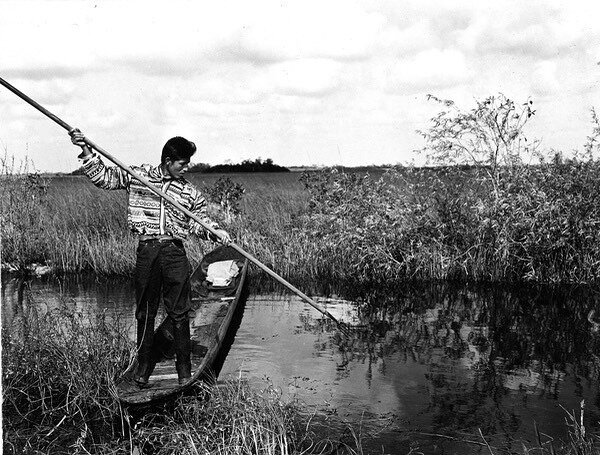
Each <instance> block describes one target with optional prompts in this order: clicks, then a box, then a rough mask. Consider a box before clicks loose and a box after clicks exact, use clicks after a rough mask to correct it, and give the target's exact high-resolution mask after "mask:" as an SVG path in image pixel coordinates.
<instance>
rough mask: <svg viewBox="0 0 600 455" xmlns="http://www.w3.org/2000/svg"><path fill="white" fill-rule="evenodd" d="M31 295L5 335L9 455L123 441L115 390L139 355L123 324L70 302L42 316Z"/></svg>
mask: <svg viewBox="0 0 600 455" xmlns="http://www.w3.org/2000/svg"><path fill="white" fill-rule="evenodd" d="M24 296H25V299H24V301H23V302H22V309H21V310H20V311H19V313H18V314H19V316H18V317H16V318H15V319H13V320H12V321H11V322H10V325H8V323H7V322H5V324H4V326H3V330H2V386H3V397H2V398H3V401H2V411H3V436H4V438H3V439H4V450H5V453H22V452H23V451H25V452H27V451H31V452H32V453H73V452H74V451H76V449H79V448H81V447H85V446H86V445H87V444H89V443H90V442H91V441H94V440H96V439H97V438H107V437H108V438H112V437H116V436H118V435H117V434H116V433H115V426H114V424H113V420H114V419H115V417H116V416H119V415H120V413H121V411H122V410H121V408H120V406H119V404H118V401H117V400H115V396H114V390H113V387H114V386H113V384H114V380H115V379H116V377H117V376H118V374H119V373H120V371H122V369H123V368H124V366H126V365H127V363H128V362H129V360H130V358H131V354H132V350H131V346H130V343H129V341H128V340H127V339H126V336H125V335H124V334H125V333H126V331H125V328H123V327H121V326H120V325H119V319H118V317H116V316H115V315H110V314H108V313H106V312H104V313H99V314H94V315H89V314H82V313H80V312H78V311H77V310H74V309H73V305H71V304H70V303H69V302H68V301H66V300H65V301H63V303H62V304H61V306H60V307H58V308H56V309H54V310H52V311H48V312H41V311H40V310H39V306H38V305H37V304H36V303H35V302H33V300H32V298H31V294H30V293H29V292H24ZM67 448H70V450H71V452H69V450H67Z"/></svg>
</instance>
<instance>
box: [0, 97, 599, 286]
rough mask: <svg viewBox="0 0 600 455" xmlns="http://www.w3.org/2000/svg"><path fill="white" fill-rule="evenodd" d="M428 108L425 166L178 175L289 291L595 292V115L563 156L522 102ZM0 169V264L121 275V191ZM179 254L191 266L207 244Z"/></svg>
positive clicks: (130, 262)
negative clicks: (398, 283) (465, 285)
mask: <svg viewBox="0 0 600 455" xmlns="http://www.w3.org/2000/svg"><path fill="white" fill-rule="evenodd" d="M430 98H431V99H432V100H434V101H435V102H438V103H440V104H441V106H442V110H441V111H440V112H439V114H437V115H436V116H435V117H433V118H432V119H431V126H430V128H429V129H427V130H425V131H423V132H421V135H422V136H423V138H424V139H425V143H426V145H425V147H424V149H423V153H424V154H425V155H426V156H427V157H428V159H429V160H431V163H432V164H435V165H436V167H429V168H413V167H406V168H402V167H400V168H396V169H392V170H390V171H389V172H387V173H386V174H385V175H381V173H380V172H378V175H372V174H369V173H365V172H338V171H335V170H323V171H314V172H308V173H303V174H301V176H300V177H298V174H297V173H282V174H227V177H225V178H219V176H216V175H213V174H190V176H189V178H190V179H191V180H192V181H193V182H194V183H195V184H196V185H197V186H198V187H199V188H201V189H203V190H204V192H205V194H206V195H207V196H208V197H209V199H210V200H211V201H212V207H211V212H212V213H213V215H214V218H215V219H217V220H218V221H220V222H221V224H222V225H223V227H225V228H226V229H228V230H229V231H231V233H232V234H233V235H234V236H235V239H236V240H237V243H239V244H240V245H241V246H242V247H244V248H245V249H247V250H248V251H250V252H251V253H252V254H254V255H255V256H256V257H257V258H259V259H260V260H261V261H263V262H265V263H266V264H267V265H269V266H270V267H271V268H273V269H274V270H275V271H276V272H278V273H280V274H282V275H283V276H284V277H286V278H288V279H290V280H293V281H299V282H311V281H313V282H314V281H317V282H321V283H323V282H326V283H340V282H341V283H343V282H350V283H353V285H354V284H357V283H358V284H366V285H371V286H372V285H373V284H378V283H381V282H384V281H390V280H406V279H451V280H463V281H491V282H506V281H509V282H522V281H528V282H538V283H590V282H595V281H597V280H598V279H599V278H600V260H598V258H599V257H600V230H599V229H598V225H599V221H598V220H599V219H600V186H599V185H598V184H597V182H598V181H599V179H600V164H599V162H598V161H597V160H596V159H595V156H596V155H597V154H598V152H599V151H600V145H599V144H600V120H599V119H598V116H597V115H596V113H595V111H593V110H592V127H593V128H592V134H591V136H589V137H588V139H587V142H586V143H585V145H584V147H583V150H582V151H581V153H580V154H579V156H576V157H575V158H571V159H564V158H563V157H562V155H561V154H560V153H559V152H553V153H546V154H545V155H544V154H542V153H541V152H540V151H539V150H538V147H537V146H538V145H539V144H538V143H537V142H536V141H531V140H530V141H528V140H527V138H526V137H525V135H524V132H525V126H526V124H527V122H528V119H529V118H531V117H532V116H533V115H534V114H535V110H533V108H532V103H531V102H530V101H529V102H526V103H523V104H522V105H520V104H518V103H515V102H514V101H512V100H510V99H508V98H506V97H504V96H502V95H499V96H496V97H489V98H486V99H485V100H482V101H478V102H477V103H476V107H475V108H473V109H471V110H469V111H463V110H460V109H458V108H457V107H456V106H455V105H454V103H453V102H452V101H448V100H439V99H437V98H435V97H430ZM548 156H550V158H548ZM534 158H535V160H534ZM529 162H535V163H536V164H535V165H531V164H527V163H529ZM2 171H3V172H2V178H0V196H1V197H2V212H1V215H2V224H1V226H2V227H1V229H2V232H1V234H2V263H3V264H5V265H11V266H12V268H14V269H16V270H21V271H25V270H26V269H27V268H28V267H30V264H32V263H44V264H49V265H50V266H51V267H52V268H53V270H55V271H56V272H57V273H64V272H78V271H82V270H93V271H95V272H97V273H103V274H125V275H126V274H130V273H131V272H132V269H133V266H134V257H133V251H134V242H135V240H134V239H133V238H132V236H131V235H130V234H128V232H127V228H126V220H125V212H126V207H125V205H126V201H125V197H126V196H125V194H124V192H106V191H101V190H99V189H97V188H94V187H92V185H91V184H90V182H88V181H86V179H85V177H81V176H80V177H64V178H58V179H54V180H52V181H46V180H45V179H44V178H43V177H41V176H39V175H36V174H30V173H27V172H26V170H23V169H19V170H15V169H14V166H13V165H11V164H10V163H7V161H6V160H5V161H4V163H3V169H2ZM217 209H221V210H217ZM188 247H189V250H190V253H191V259H192V261H194V262H195V261H197V260H198V258H199V256H200V255H201V254H202V251H203V250H207V249H208V248H210V245H207V244H202V243H198V242H194V241H190V242H188Z"/></svg>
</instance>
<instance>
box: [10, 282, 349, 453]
mask: <svg viewBox="0 0 600 455" xmlns="http://www.w3.org/2000/svg"><path fill="white" fill-rule="evenodd" d="M24 294H25V301H24V303H23V306H22V311H21V312H20V314H19V315H18V317H16V318H14V319H13V321H12V323H11V326H10V327H9V326H6V325H5V326H4V327H3V330H2V366H3V368H2V387H3V395H2V399H3V401H2V412H3V421H2V431H3V453H5V454H17V453H36V454H72V453H87V454H130V453H136V452H134V449H135V450H138V452H137V453H153V454H173V453H180V454H186V453H189V454H195V453H220V454H292V453H296V454H301V453H336V452H335V450H338V449H339V451H338V452H337V453H348V454H352V453H360V448H359V445H358V444H357V440H354V439H352V438H350V439H346V438H345V436H344V435H339V437H338V438H336V437H335V435H332V440H328V439H324V438H323V437H317V436H316V435H315V434H314V432H313V431H312V424H311V418H310V417H301V416H302V413H300V412H299V409H298V407H297V405H293V404H291V403H284V402H282V400H281V399H280V396H279V394H278V393H276V391H275V390H273V389H272V388H270V387H269V386H268V385H267V386H266V387H265V389H264V390H253V389H251V388H250V387H249V386H248V385H247V384H245V383H244V382H243V381H241V380H240V381H234V382H230V383H226V384H220V385H218V386H214V385H199V386H198V389H197V390H196V392H197V393H196V394H195V395H194V396H188V397H183V398H181V399H180V400H179V401H177V402H176V403H175V404H173V405H170V406H167V407H165V408H161V409H158V408H155V409H152V410H149V411H147V413H146V414H145V415H140V414H139V413H135V412H133V411H132V412H129V411H128V410H126V409H123V408H122V407H121V406H120V405H119V403H118V401H117V400H116V398H115V394H114V391H113V384H114V381H115V380H116V379H117V377H118V375H119V374H120V372H122V371H123V369H124V368H125V367H126V365H127V364H128V362H129V361H130V360H131V358H132V355H133V352H134V350H133V346H132V343H131V342H130V341H128V340H126V339H125V338H124V337H123V334H124V333H126V330H125V328H123V327H120V325H119V318H118V317H116V316H115V315H111V314H107V313H102V314H99V315H84V314H80V313H78V312H77V311H76V310H74V309H73V308H72V307H71V305H70V304H69V302H68V301H65V302H64V305H63V307H62V308H59V309H58V310H56V311H52V312H50V313H45V314H41V313H39V312H38V311H37V310H36V308H37V305H35V303H34V302H32V301H31V300H30V299H29V297H28V296H29V294H28V293H27V292H25V293H24Z"/></svg>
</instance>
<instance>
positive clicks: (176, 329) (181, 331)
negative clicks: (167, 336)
mask: <svg viewBox="0 0 600 455" xmlns="http://www.w3.org/2000/svg"><path fill="white" fill-rule="evenodd" d="M173 342H174V344H175V355H176V358H177V360H176V361H175V368H176V369H177V377H178V378H179V384H180V385H183V384H185V383H186V382H187V381H189V380H190V378H191V377H192V362H191V359H190V355H191V351H192V343H191V341H190V320H189V319H188V318H185V319H184V320H183V321H174V323H173Z"/></svg>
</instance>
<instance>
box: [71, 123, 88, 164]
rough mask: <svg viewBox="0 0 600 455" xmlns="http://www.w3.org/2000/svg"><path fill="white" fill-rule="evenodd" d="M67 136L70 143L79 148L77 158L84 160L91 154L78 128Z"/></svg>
mask: <svg viewBox="0 0 600 455" xmlns="http://www.w3.org/2000/svg"><path fill="white" fill-rule="evenodd" d="M69 136H71V142H72V143H73V145H76V146H78V147H81V155H79V158H86V157H87V156H89V155H91V154H92V151H91V150H90V148H89V147H88V145H87V142H85V135H84V134H83V133H82V132H81V131H80V130H79V128H74V129H72V130H71V131H69Z"/></svg>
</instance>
